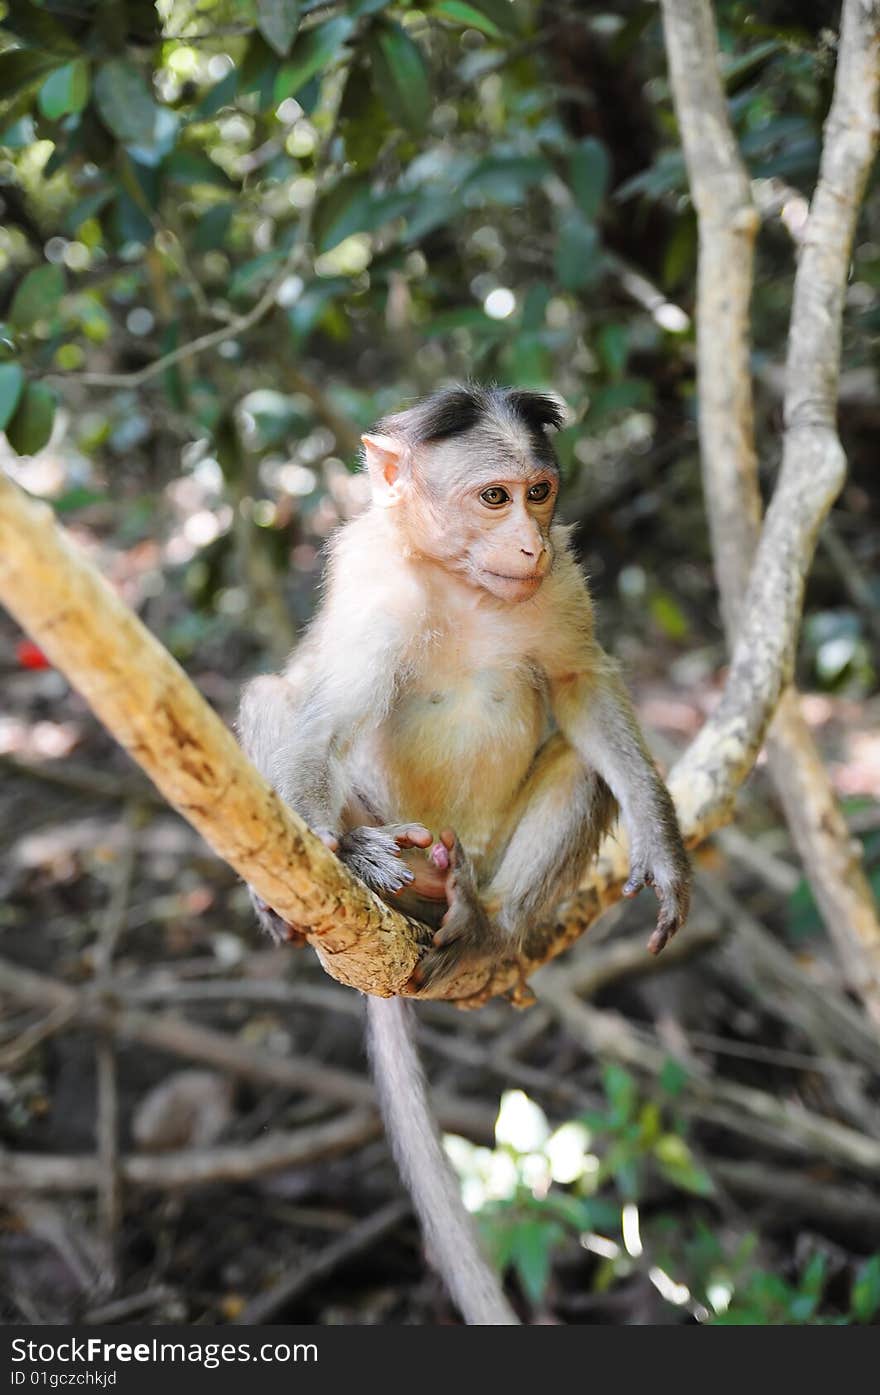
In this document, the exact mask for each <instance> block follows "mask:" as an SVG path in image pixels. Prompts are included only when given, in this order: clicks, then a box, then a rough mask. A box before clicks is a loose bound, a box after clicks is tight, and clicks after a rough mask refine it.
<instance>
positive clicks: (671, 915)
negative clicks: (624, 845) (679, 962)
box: [623, 814, 692, 954]
mask: <svg viewBox="0 0 880 1395" xmlns="http://www.w3.org/2000/svg"><path fill="white" fill-rule="evenodd" d="M661 827H662V832H661V833H660V834H658V836H657V838H656V840H651V842H649V843H648V844H647V845H644V844H641V845H640V843H639V842H638V841H637V840H633V848H632V855H631V862H630V874H629V877H628V879H627V882H626V885H625V886H624V888H623V894H624V896H636V895H638V893H639V891H641V889H642V887H643V886H652V887H653V888H654V891H655V893H656V896H657V900H658V901H659V902H660V912H659V914H658V916H657V924H656V926H655V928H654V931H653V933H652V935H651V938H650V939H649V941H648V951H649V953H651V954H659V953H660V951H661V950H662V949H664V948H665V947H666V945H667V943H668V942H669V940H671V939H672V936H673V935H674V934H675V932H676V930H679V929H680V928H681V926H682V925H684V923H685V921H686V920H687V915H688V911H689V910H690V904H691V880H692V874H691V865H690V860H689V858H688V855H687V853H686V852H685V847H684V843H683V842H682V839H681V834H680V833H679V831H678V824H677V823H676V822H675V815H674V814H673V815H672V823H670V822H669V821H668V820H664V821H663V824H662V826H661Z"/></svg>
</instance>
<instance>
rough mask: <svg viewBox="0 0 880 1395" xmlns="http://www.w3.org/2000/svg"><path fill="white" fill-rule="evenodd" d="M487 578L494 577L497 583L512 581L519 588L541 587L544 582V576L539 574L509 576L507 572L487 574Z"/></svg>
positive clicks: (488, 572)
mask: <svg viewBox="0 0 880 1395" xmlns="http://www.w3.org/2000/svg"><path fill="white" fill-rule="evenodd" d="M486 575H487V576H494V577H495V579H496V581H512V582H514V583H515V584H516V585H517V586H539V585H540V583H541V582H542V581H543V580H544V577H543V575H541V574H540V573H538V572H531V573H530V575H528V576H508V575H507V573H506V572H490V571H487V572H486Z"/></svg>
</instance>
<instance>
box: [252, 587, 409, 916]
mask: <svg viewBox="0 0 880 1395" xmlns="http://www.w3.org/2000/svg"><path fill="white" fill-rule="evenodd" d="M332 619H333V617H332V614H331V616H330V617H329V620H330V621H331V622H332ZM394 638H395V636H394V634H393V633H392V632H391V631H390V630H389V628H388V626H387V625H383V626H382V627H381V628H380V627H378V626H375V627H374V628H373V630H372V631H371V632H368V633H367V634H366V635H362V636H361V643H360V646H359V649H360V652H359V653H358V660H357V664H356V665H355V664H353V663H352V658H351V656H352V653H353V650H352V647H351V644H350V643H346V642H344V641H345V639H346V636H344V635H340V634H336V633H334V627H333V625H332V623H328V622H327V620H325V623H324V625H323V626H320V627H316V628H315V629H314V630H313V631H312V633H311V634H310V636H309V638H308V639H307V640H306V641H305V644H304V645H303V647H302V650H301V651H300V652H298V653H297V655H296V656H295V657H294V660H293V661H292V663H291V665H290V666H289V668H288V670H287V672H286V673H285V674H276V675H271V676H265V677H261V678H256V679H254V680H253V681H252V682H251V683H249V684H248V685H247V687H246V688H245V691H244V694H243V697H242V703H241V709H240V712H239V721H238V727H239V735H240V739H241V743H242V746H243V747H244V749H245V751H246V752H247V754H248V755H249V756H250V758H251V760H252V761H253V762H254V764H255V765H256V766H257V768H258V770H260V772H261V773H262V774H263V775H265V777H266V779H267V780H268V781H269V782H270V784H271V785H272V786H273V788H274V789H276V790H277V791H278V793H279V794H280V795H281V797H282V799H283V800H284V801H285V803H287V804H289V805H290V806H291V808H293V809H295V810H296V812H297V813H298V814H300V815H301V817H302V818H304V819H305V821H306V823H308V824H309V826H310V827H311V828H312V829H313V830H314V831H315V832H316V833H317V834H318V836H319V837H321V838H322V839H323V840H324V842H325V843H327V845H328V846H329V847H330V848H332V850H333V851H334V852H336V853H338V855H339V857H340V858H341V859H342V861H344V862H345V863H346V865H347V866H348V867H349V868H350V869H351V871H352V872H354V873H355V875H356V876H358V877H360V878H361V880H362V881H365V882H366V883H367V885H368V886H370V887H371V888H372V889H373V890H374V891H376V892H378V893H379V895H381V896H385V897H388V896H394V895H395V894H396V893H399V892H401V891H402V890H403V889H404V888H405V887H407V886H408V885H409V884H410V883H411V882H412V881H413V871H412V870H411V868H410V867H409V866H408V865H407V862H406V861H405V860H404V857H403V856H402V854H403V853H404V852H405V851H406V850H408V849H413V848H425V847H427V846H428V845H429V844H430V843H431V834H430V833H429V831H428V830H427V829H425V828H423V827H422V826H421V825H418V824H394V825H389V826H386V827H368V826H364V827H351V826H350V824H349V825H348V826H346V824H345V817H344V816H345V808H346V805H347V804H348V802H349V801H350V799H351V796H352V790H351V788H350V784H349V778H348V775H347V772H346V767H345V750H346V746H347V743H348V742H350V740H351V738H352V736H353V734H354V733H356V732H357V730H358V729H359V728H360V727H361V726H362V725H363V723H364V722H365V721H367V720H369V718H370V715H371V714H375V712H376V711H377V710H380V711H381V709H382V707H383V705H384V704H385V703H386V702H387V701H388V700H390V695H391V693H392V692H393V686H394V681H395V674H396V662H395V661H396V660H397V656H398V652H399V646H398V645H396V644H395V643H394ZM371 639H372V641H373V643H372V645H371V644H370V642H369V641H370V640H371ZM253 899H254V905H255V908H256V910H257V914H258V917H259V919H260V922H261V924H262V926H263V928H264V929H265V930H267V931H268V932H269V933H270V934H271V935H272V936H273V938H274V939H276V940H281V939H288V938H290V927H288V926H286V925H284V924H283V922H281V921H280V919H279V918H278V917H277V916H276V915H275V913H274V912H272V911H270V910H269V909H268V908H267V907H265V906H264V905H263V904H262V903H261V902H259V900H258V898H256V897H254V898H253ZM392 904H394V903H393V902H392Z"/></svg>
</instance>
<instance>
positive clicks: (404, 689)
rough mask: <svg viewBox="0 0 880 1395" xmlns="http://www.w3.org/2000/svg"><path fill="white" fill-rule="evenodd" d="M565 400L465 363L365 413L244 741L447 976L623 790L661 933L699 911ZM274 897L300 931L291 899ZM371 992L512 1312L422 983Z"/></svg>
mask: <svg viewBox="0 0 880 1395" xmlns="http://www.w3.org/2000/svg"><path fill="white" fill-rule="evenodd" d="M563 419H564V411H563V407H562V405H561V403H560V402H559V401H558V400H557V399H556V398H555V397H552V396H550V395H549V394H544V393H539V392H526V391H519V390H513V389H503V388H482V387H477V386H467V387H452V388H448V389H444V390H443V391H441V392H438V393H436V394H435V395H433V396H432V397H430V398H428V399H427V400H425V401H423V402H421V403H419V404H418V405H416V406H414V407H411V408H409V409H408V410H406V411H403V412H400V413H398V414H396V415H394V416H390V417H387V418H385V419H384V420H383V421H381V422H380V423H379V424H378V425H377V426H376V428H375V429H374V430H373V431H371V432H370V433H369V434H368V435H366V436H364V437H363V445H364V459H365V464H366V469H367V471H368V474H369V481H370V487H371V496H372V501H371V504H370V507H369V508H368V509H367V510H366V512H364V513H363V514H361V515H360V516H359V517H358V518H356V519H355V520H354V521H353V522H350V523H348V524H346V525H345V526H344V527H343V528H341V529H340V530H339V531H338V532H337V534H336V535H335V537H334V539H333V540H332V543H331V546H330V553H329V564H328V571H327V582H326V591H325V595H324V599H323V601H322V604H321V606H320V609H319V611H318V614H317V616H316V617H315V620H314V621H313V623H312V625H311V627H310V629H309V631H308V634H307V635H306V637H305V639H304V640H303V642H302V644H301V645H300V646H299V647H298V648H297V650H296V652H295V654H294V655H293V657H292V659H291V660H290V662H289V664H288V666H287V668H286V670H285V671H284V673H283V674H282V675H280V676H278V677H264V678H257V679H255V680H254V681H253V682H252V683H251V684H249V686H248V687H247V689H246V690H245V693H244V698H243V702H242V708H241V715H240V731H241V737H242V742H243V745H244V747H245V750H246V751H247V752H248V754H249V755H250V757H251V759H252V760H253V761H254V763H255V764H256V765H257V766H258V768H259V769H260V770H261V771H262V773H263V774H264V775H265V776H266V777H267V779H268V780H269V781H270V782H271V784H272V785H273V786H274V787H275V789H276V790H277V791H278V793H279V794H280V795H281V796H282V798H283V799H285V800H286V801H287V802H288V803H289V804H290V805H291V806H292V807H293V808H294V809H295V810H296V811H297V812H298V813H299V814H300V815H302V817H303V818H304V819H305V820H306V822H307V823H308V824H309V825H310V826H311V827H312V828H313V829H315V830H316V832H318V833H319V834H320V836H321V837H322V838H323V839H324V841H325V842H326V843H327V844H328V845H329V846H330V847H331V848H332V849H333V850H334V851H335V852H336V853H337V855H338V856H339V857H340V858H341V859H342V860H343V861H344V862H345V863H346V864H347V865H348V867H349V868H350V869H351V871H352V872H354V873H355V874H356V875H357V876H358V877H360V878H361V879H362V880H363V881H365V882H366V883H367V885H368V886H370V887H372V889H373V890H374V891H375V892H377V893H378V894H379V895H380V896H381V897H383V898H384V899H385V900H387V901H388V902H389V904H390V905H393V906H395V907H396V908H397V909H399V910H401V911H402V912H403V913H404V914H407V915H409V916H411V917H412V918H414V919H416V920H418V921H420V922H421V923H422V924H425V925H428V926H429V927H431V928H432V929H433V932H434V933H433V945H432V946H431V947H430V948H428V949H427V951H426V953H425V954H424V956H423V958H422V959H421V961H420V963H419V966H418V968H417V971H416V976H415V981H416V984H417V986H418V987H420V988H423V989H428V990H431V991H432V992H438V991H439V992H442V990H443V988H444V986H445V985H446V984H447V983H448V982H449V981H450V980H451V979H453V978H455V977H456V976H457V975H459V974H460V973H461V972H462V971H463V970H465V969H467V968H469V967H471V966H473V967H474V968H476V967H478V966H479V965H481V964H482V965H486V964H487V963H489V964H491V963H492V962H495V961H497V959H499V958H504V959H509V958H511V957H512V956H514V955H515V954H516V953H517V951H518V949H519V948H520V946H521V944H522V942H523V939H524V937H525V935H526V933H527V931H528V930H529V927H530V926H532V925H533V924H534V923H535V922H536V921H537V920H539V919H540V918H541V917H542V916H544V915H546V914H548V913H549V912H550V911H551V910H552V908H553V907H554V905H555V904H556V903H557V902H558V901H559V899H560V898H561V897H562V896H563V895H564V894H566V893H567V892H569V891H571V890H572V889H573V888H574V887H575V886H576V885H577V883H578V882H579V881H580V879H581V877H582V876H583V873H584V871H585V869H586V867H587V866H588V864H589V862H590V860H591V859H592V858H593V857H594V856H595V853H596V850H597V848H598V846H599V842H600V840H601V838H602V836H603V834H604V833H605V832H606V831H607V830H608V828H609V827H610V825H611V824H612V822H613V820H614V818H615V816H616V814H617V812H618V811H619V812H620V815H621V817H622V820H623V823H624V825H625V828H626V831H627V834H628V839H629V849H630V875H629V880H628V881H627V884H626V886H625V888H624V894H626V895H635V894H636V892H637V891H638V890H639V888H640V887H642V886H652V887H653V888H654V891H655V892H656V895H657V897H658V900H659V914H658V919H657V924H656V928H655V930H654V932H653V934H652V936H651V940H650V943H649V949H651V950H652V952H654V953H657V952H659V951H660V950H661V949H662V948H663V946H664V944H665V943H666V941H667V940H668V939H669V937H670V936H671V935H673V934H674V933H675V931H676V930H677V929H678V927H679V926H680V925H681V924H682V923H683V921H684V920H685V917H686V916H687V911H688V903H689V898H690V869H689V864H688V859H687V855H686V853H685V850H684V846H683V844H682V839H681V835H680V833H679V829H678V824H677V821H676V817H675V811H674V808H673V805H672V800H671V799H670V796H669V793H668V791H667V789H666V787H665V785H664V784H663V781H662V780H661V779H660V776H659V775H658V773H657V770H656V768H655V766H654V763H653V761H652V760H651V757H650V755H649V753H648V751H647V748H646V746H645V742H644V739H643V737H642V734H641V732H640V730H639V725H638V721H637V719H636V716H635V713H634V711H633V707H632V704H631V702H630V699H629V697H628V695H627V693H626V690H625V688H624V686H623V684H622V682H621V679H620V677H619V675H618V672H617V668H616V666H615V665H614V663H613V662H612V661H611V660H610V659H609V658H608V656H607V655H606V654H605V653H604V652H603V650H602V649H601V647H600V646H599V644H598V642H597V640H596V638H595V635H594V632H593V612H592V605H591V602H590V596H589V592H588V590H587V585H586V582H585V580H584V577H583V575H582V574H581V571H580V569H579V567H578V565H577V563H576V561H575V558H574V556H573V554H572V551H571V548H570V545H569V538H568V530H567V529H566V528H564V527H562V526H561V525H559V524H555V523H554V521H553V518H554V511H555V508H556V499H557V494H558V490H559V468H558V464H557V461H556V457H555V454H554V450H553V446H552V443H551V435H550V433H551V432H552V431H553V430H554V429H556V428H558V427H559V426H560V425H561V424H562V422H563ZM258 913H259V915H260V919H261V921H262V923H263V925H264V926H265V927H266V928H267V929H268V930H269V931H270V933H272V934H273V935H274V937H275V938H276V939H283V938H286V937H287V936H288V934H289V927H287V926H286V925H284V924H283V922H282V921H280V919H279V918H278V917H277V916H276V915H275V914H274V912H272V911H270V910H269V909H268V908H266V907H265V906H258ZM370 1007H371V1035H372V1054H373V1058H374V1064H375V1066H376V1070H377V1076H378V1080H379V1087H380V1093H381V1094H382V1096H383V1107H384V1108H385V1111H386V1118H387V1119H388V1122H389V1125H390V1129H391V1133H392V1136H393V1138H394V1141H395V1146H396V1151H397V1155H398V1159H399V1161H400V1162H401V1165H402V1168H403V1171H404V1175H405V1176H406V1177H407V1180H408V1181H409V1183H410V1186H411V1188H412V1189H413V1190H415V1191H416V1192H418V1190H419V1188H420V1187H421V1189H422V1191H423V1192H426V1193H429V1194H427V1195H426V1196H423V1198H422V1200H421V1201H420V1200H419V1196H418V1195H416V1202H417V1206H418V1209H419V1212H420V1215H421V1218H422V1221H423V1224H425V1225H426V1226H427V1228H428V1236H429V1241H430V1242H431V1244H432V1245H433V1246H434V1248H435V1250H438V1251H442V1250H444V1249H445V1250H446V1251H447V1260H446V1262H444V1260H443V1258H442V1256H441V1257H440V1260H439V1267H440V1269H441V1271H442V1272H443V1274H444V1277H446V1279H447V1282H449V1283H450V1285H451V1286H452V1288H453V1292H454V1293H455V1294H456V1296H457V1298H458V1300H459V1304H460V1306H462V1308H463V1311H465V1314H466V1316H467V1315H468V1313H470V1314H471V1316H470V1318H469V1320H471V1321H511V1320H513V1319H512V1314H511V1313H510V1310H509V1309H507V1307H506V1303H505V1302H504V1300H503V1298H502V1299H501V1300H500V1301H501V1304H502V1305H503V1307H499V1305H498V1302H497V1301H496V1300H497V1283H496V1282H495V1280H494V1276H493V1275H488V1277H487V1274H486V1273H483V1272H479V1273H478V1272H477V1271H478V1270H479V1265H480V1264H481V1263H482V1264H484V1261H482V1260H481V1259H480V1258H479V1257H478V1256H474V1257H472V1260H469V1259H467V1258H466V1257H465V1249H466V1246H465V1242H464V1241H463V1240H462V1239H461V1237H460V1236H458V1238H456V1237H455V1236H453V1238H452V1242H450V1227H451V1225H452V1222H450V1220H449V1216H448V1214H447V1213H448V1210H449V1207H450V1206H451V1207H453V1209H454V1208H456V1207H457V1208H458V1211H459V1212H460V1211H461V1208H460V1203H459V1202H458V1199H457V1193H455V1194H453V1195H450V1193H449V1186H450V1179H449V1175H448V1170H445V1168H444V1163H443V1157H442V1154H441V1153H438V1152H437V1150H436V1149H435V1152H434V1154H433V1156H432V1159H427V1158H425V1157H423V1156H422V1155H421V1154H419V1153H418V1148H419V1147H420V1146H421V1144H420V1143H419V1136H420V1135H421V1136H422V1143H424V1134H425V1131H426V1130H427V1132H428V1133H430V1134H431V1136H432V1138H434V1139H435V1140H436V1129H435V1127H434V1125H433V1124H432V1123H431V1122H430V1116H428V1119H427V1121H426V1119H425V1117H424V1115H423V1112H422V1105H423V1104H424V1105H425V1107H427V1105H426V1101H425V1100H424V1088H423V1082H421V1079H420V1078H419V1080H418V1081H414V1079H413V1072H416V1073H417V1072H418V1064H417V1059H416V1058H415V1056H414V1055H411V1056H408V1055H407V1052H408V1051H409V1050H410V1047H411V1042H410V1037H409V1027H408V1024H407V1019H406V1016H405V1013H404V1005H403V1004H402V1003H401V1002H400V1000H391V1001H390V1003H386V1002H381V1001H379V1000H372V999H371V1000H370ZM392 1013H394V1014H396V1015H394V1016H392ZM407 1062H408V1064H407ZM420 1092H421V1093H420ZM407 1099H408V1100H409V1103H408V1104H407V1103H406V1101H407ZM416 1102H417V1104H418V1107H416ZM437 1148H439V1145H437ZM438 1158H439V1162H438ZM437 1166H439V1168H440V1170H441V1171H443V1172H444V1174H445V1182H444V1181H443V1180H442V1179H441V1178H440V1177H439V1176H435V1177H434V1181H433V1183H431V1184H430V1185H429V1184H428V1183H426V1182H425V1178H424V1175H422V1176H421V1177H420V1176H419V1174H420V1173H422V1174H424V1172H425V1171H430V1170H431V1169H432V1168H433V1169H434V1172H435V1173H436V1168H437ZM431 1187H433V1191H432V1190H431ZM444 1187H445V1188H446V1192H445V1193H444V1194H443V1195H441V1192H442V1191H443V1188H444ZM453 1192H454V1189H453ZM462 1214H463V1213H462ZM461 1221H462V1216H458V1219H457V1221H456V1224H460V1223H461ZM464 1224H465V1225H467V1218H466V1216H465V1217H464ZM450 1267H451V1269H452V1270H454V1271H456V1272H455V1273H452V1274H450V1272H449V1269H450ZM462 1272H464V1279H462V1277H461V1274H462ZM475 1275H476V1277H475ZM490 1280H491V1282H492V1283H494V1284H495V1289H496V1299H491V1295H490V1297H489V1298H487V1297H486V1292H488V1290H487V1289H486V1285H487V1284H489V1282H490ZM456 1284H458V1288H457V1289H456ZM490 1287H491V1285H490ZM475 1295H476V1296H475ZM505 1314H506V1315H505Z"/></svg>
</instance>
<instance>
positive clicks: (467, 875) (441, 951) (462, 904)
mask: <svg viewBox="0 0 880 1395" xmlns="http://www.w3.org/2000/svg"><path fill="white" fill-rule="evenodd" d="M442 848H446V850H447V854H448V871H447V873H446V878H445V893H446V905H447V909H446V911H445V914H444V915H443V919H442V920H441V922H440V928H439V929H438V930H437V932H436V934H435V935H434V948H433V949H431V950H429V951H428V953H427V954H425V955H423V957H422V958H421V959H420V960H419V963H418V965H417V967H416V970H415V973H414V975H413V978H414V981H415V982H416V983H417V984H418V985H419V987H421V988H427V987H429V986H430V987H436V985H437V984H438V983H442V982H443V981H444V979H449V978H452V977H453V976H454V975H455V974H456V973H457V972H458V970H459V969H461V968H462V967H463V966H464V965H465V964H466V963H467V962H468V960H471V959H475V958H478V957H479V956H480V955H481V954H484V953H485V952H486V950H487V949H488V947H489V946H490V945H491V944H492V943H493V942H494V941H496V940H497V939H498V937H499V936H498V931H497V930H496V928H495V927H493V925H492V923H491V921H490V919H489V916H488V914H487V913H486V908H485V907H484V905H483V903H482V901H481V900H480V896H479V892H478V889H477V878H476V873H475V872H474V868H473V864H472V863H471V861H470V858H469V857H468V856H467V853H466V852H465V851H464V849H463V848H462V846H461V843H460V842H459V841H458V838H457V837H456V836H455V834H454V833H453V832H452V830H451V829H446V830H445V831H444V832H443V833H441V835H440V843H439V844H437V847H436V849H435V850H432V852H434V853H435V863H439V865H440V866H442V864H443V861H446V859H443V858H442V856H440V857H438V856H436V853H439V852H440V850H441V849H442Z"/></svg>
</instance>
